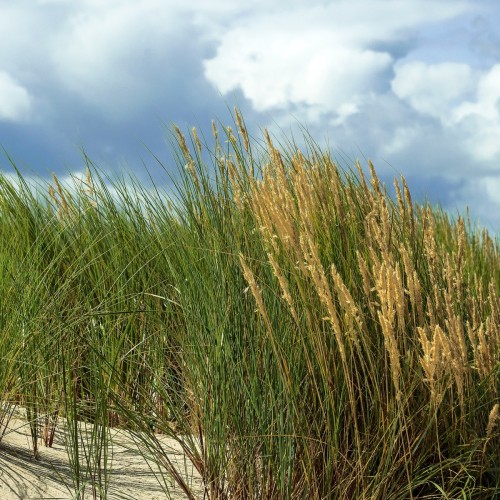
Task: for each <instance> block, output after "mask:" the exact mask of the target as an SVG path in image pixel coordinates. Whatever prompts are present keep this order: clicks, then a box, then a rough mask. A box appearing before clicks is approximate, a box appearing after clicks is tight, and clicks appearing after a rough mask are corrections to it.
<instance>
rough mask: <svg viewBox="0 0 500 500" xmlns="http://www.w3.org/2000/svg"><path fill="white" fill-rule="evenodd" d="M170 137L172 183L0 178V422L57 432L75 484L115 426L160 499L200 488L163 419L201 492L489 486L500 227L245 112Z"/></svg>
mask: <svg viewBox="0 0 500 500" xmlns="http://www.w3.org/2000/svg"><path fill="white" fill-rule="evenodd" d="M172 137H173V138H174V140H173V141H172V147H173V149H174V152H175V157H176V158H177V165H178V171H177V174H176V175H174V176H173V181H172V182H173V183H174V186H175V188H174V191H173V193H170V194H169V195H168V194H167V193H166V192H164V191H162V190H161V189H160V187H158V186H153V187H152V188H151V187H148V188H146V187H145V186H144V185H143V184H141V183H140V182H138V181H137V180H134V178H127V179H125V178H122V179H119V178H114V179H110V178H107V177H106V176H105V175H104V173H103V171H102V170H101V169H100V168H98V167H97V166H95V165H94V164H93V163H92V162H91V161H90V160H89V159H88V158H86V159H85V160H86V162H87V176H86V178H85V179H83V180H82V181H80V182H75V185H74V186H72V187H71V189H70V188H68V187H67V186H64V185H61V183H60V182H59V180H58V179H57V178H56V177H54V179H53V181H51V184H47V185H40V186H39V187H38V189H36V190H35V191H34V190H33V188H32V187H31V185H29V184H28V182H27V181H26V180H25V179H24V178H23V177H22V176H21V175H19V178H18V180H17V182H12V181H10V180H8V179H7V178H6V177H0V397H1V403H0V435H1V434H2V432H7V431H8V425H9V417H10V415H11V414H12V413H13V411H14V409H15V408H17V407H19V408H23V409H24V411H25V412H26V418H27V419H28V421H29V422H30V429H31V436H32V440H31V444H32V451H33V454H34V455H35V456H36V455H37V454H38V453H39V450H40V449H41V448H42V447H43V446H50V445H51V441H52V439H53V436H54V433H55V434H57V433H58V432H60V428H61V426H62V425H64V426H65V427H66V429H67V451H68V459H69V461H70V463H71V467H72V470H73V486H74V492H75V496H76V497H80V498H83V496H84V492H86V493H85V496H86V497H89V496H94V497H97V498H106V495H107V484H108V473H107V471H108V469H109V466H110V463H111V458H110V457H111V456H112V450H113V438H112V434H111V432H110V430H111V429H112V428H116V427H122V428H124V429H128V430H129V431H130V432H131V433H133V435H134V436H136V440H137V443H138V450H139V451H140V452H141V453H144V454H145V458H146V455H147V457H148V460H149V461H153V462H154V465H155V467H157V470H158V480H159V481H160V482H161V484H162V485H163V487H164V490H165V495H166V496H168V494H169V488H170V485H172V484H174V483H176V484H177V485H178V486H179V487H181V488H182V489H183V491H184V493H185V495H186V497H187V498H198V497H197V493H196V492H195V491H194V490H193V489H192V488H191V486H190V485H189V484H188V482H186V481H185V479H183V475H182V474H181V473H180V472H179V471H178V470H177V468H176V465H175V464H174V463H173V462H172V461H171V460H170V459H169V456H168V453H167V451H166V450H165V449H164V448H162V446H161V444H160V442H159V440H158V436H159V435H161V434H164V435H168V436H170V437H172V438H174V439H175V440H177V441H178V443H179V444H180V446H181V447H182V449H183V451H184V453H185V456H186V460H187V461H188V462H190V464H192V466H193V467H194V469H195V470H196V471H197V472H196V473H197V474H198V475H199V477H201V479H202V482H203V488H204V493H205V497H206V498H214V499H215V498H217V499H224V498H249V499H250V498H255V499H261V498H277V499H281V498H333V499H337V498H338V499H384V500H387V499H408V498H415V499H417V498H478V499H485V498H493V497H495V495H499V493H500V416H499V404H500V244H499V241H498V239H495V238H493V237H492V236H491V235H490V234H489V233H488V231H487V230H485V229H481V228H478V227H476V226H473V225H471V223H470V222H469V221H468V220H467V217H462V216H457V217H456V218H451V217H450V216H449V215H447V214H446V213H445V212H443V211H442V210H440V209H439V208H433V207H431V206H429V205H427V204H417V203H415V202H413V201H412V198H411V195H410V190H409V188H408V186H407V184H406V182H405V180H404V179H403V178H401V179H399V180H395V183H394V185H395V196H392V197H391V196H390V195H389V194H388V191H387V189H386V187H385V186H384V185H383V184H382V183H381V181H380V180H379V179H378V177H377V175H376V172H375V170H374V168H373V166H372V165H371V164H369V169H370V174H369V175H368V174H365V173H364V171H363V168H362V166H361V165H360V164H353V165H352V166H351V168H341V167H340V166H339V164H338V162H337V161H336V160H335V159H334V157H332V154H331V153H330V152H328V151H323V150H321V148H320V147H318V146H317V144H316V143H315V142H314V141H313V139H312V138H311V137H309V136H307V135H305V137H304V144H305V147H302V151H300V150H299V149H298V147H297V146H296V144H295V142H294V141H293V140H292V139H286V138H284V139H283V140H282V141H281V142H280V143H278V142H277V141H276V140H275V139H272V138H271V137H270V136H269V134H268V133H267V132H264V134H263V137H262V138H261V139H260V140H256V139H252V138H249V136H248V134H247V131H246V128H245V124H244V121H243V119H242V117H241V116H240V114H239V113H238V112H236V114H235V123H234V124H233V127H232V128H231V127H221V126H219V127H216V125H215V124H214V125H213V138H210V144H211V145H209V144H208V141H207V142H205V141H203V142H201V141H200V139H199V137H198V135H197V133H196V130H194V129H193V130H192V131H191V132H190V133H189V134H187V135H186V136H184V135H183V134H182V133H181V131H180V130H179V129H178V128H175V127H174V129H173V131H172ZM158 162H159V164H160V165H162V163H161V160H159V159H158ZM163 167H164V169H165V175H166V176H167V175H168V174H167V172H168V171H169V169H170V170H171V167H169V166H167V165H163ZM82 422H90V423H93V424H94V426H93V429H94V431H93V432H92V434H91V436H90V438H89V437H87V438H86V439H85V440H84V441H83V440H82V439H80V434H79V433H80V430H79V429H80V428H81V427H80V424H81V423H82ZM1 446H2V444H1V442H0V452H1ZM82 448H84V451H85V453H84V454H83V458H82V454H81V453H80V452H81V449H82ZM155 470H156V469H155ZM84 487H85V488H84Z"/></svg>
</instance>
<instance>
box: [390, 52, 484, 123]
mask: <svg viewBox="0 0 500 500" xmlns="http://www.w3.org/2000/svg"><path fill="white" fill-rule="evenodd" d="M474 76H475V75H474V72H473V70H472V68H471V67H470V66H469V65H468V64H464V63H453V62H447V63H440V64H425V63H424V62H422V61H415V62H409V63H406V64H402V65H398V66H396V68H395V77H394V79H393V80H392V82H391V88H392V91H393V92H394V94H395V95H396V96H397V97H399V98H400V99H402V100H404V101H407V102H408V104H409V105H410V106H411V107H412V108H413V109H414V110H415V111H417V112H419V113H422V114H425V115H428V116H432V117H434V118H438V119H440V120H441V121H442V122H443V123H447V122H448V121H449V119H450V110H451V109H452V107H453V104H454V103H456V102H457V101H458V102H460V101H463V100H464V98H466V97H467V96H468V95H469V94H470V92H471V91H472V90H473V88H474V84H475V77H474Z"/></svg>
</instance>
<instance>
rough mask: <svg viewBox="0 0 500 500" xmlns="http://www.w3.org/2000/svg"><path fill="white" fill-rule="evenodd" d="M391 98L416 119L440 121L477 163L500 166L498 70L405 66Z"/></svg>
mask: <svg viewBox="0 0 500 500" xmlns="http://www.w3.org/2000/svg"><path fill="white" fill-rule="evenodd" d="M391 87H392V90H393V92H394V94H395V95H396V96H397V97H399V98H400V99H401V100H403V101H405V102H406V103H408V104H409V105H410V106H411V107H412V108H413V109H414V110H415V111H416V112H417V113H418V114H420V115H425V116H429V117H432V118H435V119H437V120H439V121H440V123H441V124H442V126H443V127H444V128H445V129H448V130H449V133H450V138H451V137H452V136H453V135H454V136H455V137H457V138H459V142H460V148H461V149H462V150H463V151H464V152H466V153H467V154H468V155H469V156H471V157H474V158H475V159H476V160H477V161H478V162H492V163H491V167H492V168H498V161H499V160H500V141H499V140H498V138H499V137H500V64H496V65H494V66H492V67H491V68H490V69H488V70H483V71H480V70H474V69H473V68H471V67H470V66H469V65H468V64H464V63H440V64H426V63H424V62H422V61H416V62H409V63H406V64H402V65H399V66H397V67H396V69H395V77H394V79H393V80H392V83H391Z"/></svg>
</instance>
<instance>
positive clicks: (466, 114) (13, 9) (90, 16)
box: [0, 0, 500, 234]
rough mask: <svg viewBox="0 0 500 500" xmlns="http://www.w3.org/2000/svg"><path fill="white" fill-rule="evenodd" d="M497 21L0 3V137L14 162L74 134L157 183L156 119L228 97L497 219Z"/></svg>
mask: <svg viewBox="0 0 500 500" xmlns="http://www.w3.org/2000/svg"><path fill="white" fill-rule="evenodd" d="M498 26H500V2H499V1H498V0H470V1H467V0H330V1H327V0H286V1H285V0H275V1H271V0H266V1H264V0H245V1H240V0H184V1H183V2H180V1H177V0H175V1H174V0H78V1H76V0H16V1H15V2H13V1H12V0H0V33H1V34H2V35H1V37H2V40H1V43H0V146H1V147H2V148H3V149H4V150H5V151H6V152H7V153H8V155H9V156H10V157H11V158H12V159H13V160H14V162H15V163H16V165H17V167H18V168H19V169H20V170H21V172H22V173H23V175H28V176H30V175H38V176H41V177H42V178H47V179H49V176H50V173H51V172H55V173H56V174H57V175H59V176H64V175H69V174H70V173H73V174H75V175H78V173H79V172H82V171H83V169H84V167H83V160H82V155H81V148H84V149H85V151H86V153H87V154H88V155H89V156H90V157H91V158H92V159H93V160H94V161H95V162H96V163H97V164H98V165H99V166H100V167H101V168H104V169H115V170H116V169H120V168H126V169H128V170H131V171H133V172H134V173H135V174H136V175H137V176H138V178H139V179H140V178H145V179H146V178H147V176H146V168H147V169H148V170H149V171H150V173H151V174H152V176H153V178H155V180H156V182H158V183H159V184H160V185H161V183H168V179H167V178H166V177H165V175H164V172H163V171H162V170H161V169H160V168H159V166H158V165H157V164H156V162H155V161H154V159H153V157H152V154H151V153H153V154H155V155H157V156H158V157H159V158H160V159H162V161H164V164H165V166H166V168H167V169H168V170H171V171H172V172H173V171H175V169H176V166H175V165H174V163H173V160H172V157H171V147H170V146H169V145H168V136H169V132H168V127H170V126H171V125H172V123H176V124H178V125H179V126H180V127H181V129H184V130H188V127H189V128H190V127H191V126H196V127H197V129H198V130H199V132H201V133H203V134H206V135H210V133H211V132H210V131H211V120H212V119H216V120H220V121H221V122H222V123H231V117H230V114H229V111H228V110H229V109H232V108H233V107H234V106H235V105H236V106H238V107H239V109H240V110H241V111H242V113H243V116H244V118H245V121H246V124H247V127H248V129H249V132H250V134H251V135H254V136H256V137H259V135H260V131H261V130H262V129H263V128H265V127H266V128H268V129H269V130H270V131H271V133H274V134H276V136H277V137H280V136H281V135H282V133H285V134H288V135H290V134H294V135H295V134H296V133H297V131H298V130H300V127H306V128H307V130H308V131H309V133H310V134H311V135H312V136H313V137H314V139H315V140H316V141H317V142H318V143H319V144H320V145H324V146H326V145H328V147H330V148H331V149H332V151H333V153H334V154H336V155H338V157H339V158H343V159H344V160H345V161H346V162H347V163H348V164H349V163H352V162H354V161H355V160H356V159H360V160H361V161H362V162H363V163H364V162H365V159H368V158H369V159H371V160H372V161H373V162H374V164H375V167H376V169H377V172H378V173H379V174H380V176H381V177H382V179H383V180H384V181H385V182H386V184H387V186H388V188H390V186H391V184H392V179H393V177H394V176H399V175H401V174H403V175H404V176H405V177H406V179H407V181H408V184H409V186H410V189H411V191H412V194H413V197H414V198H415V199H417V200H419V201H423V200H425V199H427V200H428V201H430V202H431V203H433V204H437V203H439V204H440V205H441V206H442V208H444V209H445V210H447V211H449V212H450V213H451V214H452V215H456V214H457V213H458V211H460V212H462V211H463V210H464V208H465V206H466V205H467V206H468V207H469V208H470V214H471V217H472V219H473V221H478V222H479V223H480V224H482V225H484V226H486V227H488V228H489V229H490V230H492V231H496V232H498V234H500V30H498ZM0 170H1V171H3V172H4V173H5V174H7V175H11V174H12V172H13V168H12V166H11V165H10V163H9V161H8V159H7V157H6V155H5V154H2V153H1V152H0Z"/></svg>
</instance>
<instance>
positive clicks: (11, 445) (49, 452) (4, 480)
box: [0, 416, 203, 500]
mask: <svg viewBox="0 0 500 500" xmlns="http://www.w3.org/2000/svg"><path fill="white" fill-rule="evenodd" d="M90 430H91V426H88V429H85V431H84V433H83V434H82V435H83V436H85V435H88V434H89V433H90ZM110 435H111V436H110V437H111V442H112V445H111V446H110V459H109V460H110V464H109V466H108V469H109V485H108V489H107V498H109V499H137V500H140V499H144V500H145V499H148V500H153V499H163V498H168V496H167V494H166V492H165V486H163V487H162V484H163V479H162V474H161V473H160V471H159V470H157V469H156V470H154V464H153V463H151V467H153V469H152V468H150V467H149V466H148V461H147V460H146V459H145V458H144V456H143V455H142V454H141V452H140V451H139V448H138V445H137V443H136V441H137V439H136V438H135V439H134V436H133V435H132V434H130V433H128V432H126V431H123V430H114V429H112V430H111V433H110ZM65 439H66V437H65V430H64V421H62V420H61V424H60V425H59V426H58V429H57V432H56V434H55V439H54V442H53V445H52V447H51V448H48V447H45V446H43V445H41V446H40V452H39V459H38V460H36V459H35V458H34V457H33V452H32V447H31V437H30V431H29V426H28V424H27V422H26V421H25V420H24V419H22V418H20V417H19V416H17V417H16V418H13V419H11V421H10V422H9V425H8V428H7V430H6V433H5V435H4V437H3V438H2V441H0V499H2V500H14V499H15V500H18V499H56V498H57V499H71V498H74V497H75V486H74V484H73V480H72V474H71V468H70V465H69V461H68V456H67V452H66V448H65V444H64V443H65ZM84 439H85V437H84ZM159 440H160V442H161V445H162V447H163V448H164V449H165V450H168V454H169V458H170V459H171V460H172V462H173V463H175V464H176V466H177V467H178V468H179V469H181V470H182V471H183V477H184V478H185V480H186V482H187V483H188V484H189V485H191V486H192V487H193V488H194V489H195V491H197V493H198V494H197V496H199V497H200V498H202V497H203V494H202V490H201V482H200V480H199V477H198V476H197V474H196V471H195V470H194V468H193V467H192V465H191V464H190V463H189V462H188V461H186V460H185V459H184V455H183V454H182V451H181V449H180V446H179V444H178V443H177V442H175V441H174V440H172V439H169V438H166V437H164V436H159ZM81 456H82V458H83V457H84V455H83V454H82V455H81ZM82 463H84V464H85V461H84V460H82ZM86 472H87V470H86V468H85V467H83V473H82V474H81V477H85V475H86ZM165 481H168V482H167V485H168V488H169V492H170V498H174V499H180V498H186V495H185V493H184V492H183V491H182V490H181V489H180V488H179V487H174V486H173V483H172V481H171V480H168V479H167V478H165ZM85 498H92V489H91V487H90V486H87V487H86V489H85Z"/></svg>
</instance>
